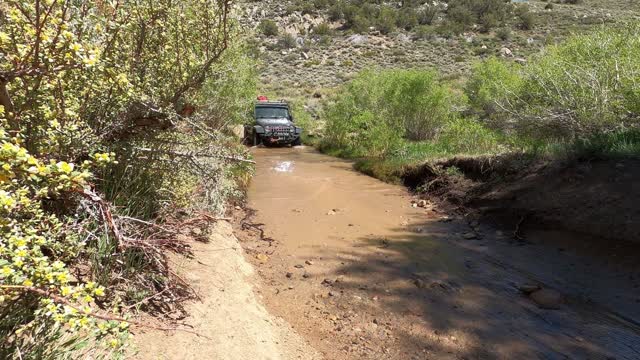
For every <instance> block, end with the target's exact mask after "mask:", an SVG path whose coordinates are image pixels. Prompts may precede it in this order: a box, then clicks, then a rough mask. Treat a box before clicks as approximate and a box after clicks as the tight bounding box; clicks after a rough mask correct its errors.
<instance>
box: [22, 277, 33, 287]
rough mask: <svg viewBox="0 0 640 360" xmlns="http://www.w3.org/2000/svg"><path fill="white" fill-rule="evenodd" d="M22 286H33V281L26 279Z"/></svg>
mask: <svg viewBox="0 0 640 360" xmlns="http://www.w3.org/2000/svg"><path fill="white" fill-rule="evenodd" d="M22 285H24V286H33V281H31V280H29V279H27V280H25V281H24V282H23V283H22Z"/></svg>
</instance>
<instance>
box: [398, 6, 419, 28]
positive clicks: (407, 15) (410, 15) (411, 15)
mask: <svg viewBox="0 0 640 360" xmlns="http://www.w3.org/2000/svg"><path fill="white" fill-rule="evenodd" d="M417 25H418V14H417V13H416V11H415V10H414V9H410V8H407V9H403V10H401V11H400V12H399V13H398V17H397V19H396V26H398V27H399V28H401V29H405V30H411V29H413V28H414V27H416V26H417Z"/></svg>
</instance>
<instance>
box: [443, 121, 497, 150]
mask: <svg viewBox="0 0 640 360" xmlns="http://www.w3.org/2000/svg"><path fill="white" fill-rule="evenodd" d="M435 143H436V144H437V147H438V148H439V149H441V150H442V151H443V152H445V153H449V154H488V153H497V152H499V151H501V150H503V148H504V147H503V146H502V145H501V143H502V139H501V137H500V135H499V134H497V133H496V132H495V131H492V130H490V129H489V128H487V127H486V126H484V125H482V124H481V123H480V122H478V121H476V120H472V119H462V118H458V119H454V120H452V121H450V122H448V123H447V124H446V126H444V128H443V129H442V131H441V132H440V134H438V137H437V139H436V142H435Z"/></svg>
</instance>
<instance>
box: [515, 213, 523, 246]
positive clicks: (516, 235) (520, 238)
mask: <svg viewBox="0 0 640 360" xmlns="http://www.w3.org/2000/svg"><path fill="white" fill-rule="evenodd" d="M524 219H525V216H522V217H521V218H520V221H518V223H517V224H516V228H515V230H514V231H513V237H514V238H515V239H516V240H524V238H523V237H522V235H520V227H521V226H522V223H524Z"/></svg>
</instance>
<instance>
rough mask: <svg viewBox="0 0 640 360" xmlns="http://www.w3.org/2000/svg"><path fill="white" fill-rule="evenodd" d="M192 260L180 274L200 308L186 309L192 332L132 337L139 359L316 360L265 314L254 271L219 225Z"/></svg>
mask: <svg viewBox="0 0 640 360" xmlns="http://www.w3.org/2000/svg"><path fill="white" fill-rule="evenodd" d="M193 250H194V253H195V259H181V260H180V264H178V274H180V275H181V276H183V277H184V278H185V279H186V280H187V281H188V282H189V283H190V284H192V285H193V287H194V288H195V289H196V290H197V292H198V294H199V296H200V297H201V298H202V301H201V302H193V303H191V304H189V305H187V307H186V309H187V312H188V313H189V314H190V316H189V318H187V319H185V322H186V323H187V324H189V325H190V326H191V330H193V331H194V332H197V333H198V334H201V335H202V336H196V335H193V334H191V333H187V332H175V333H170V334H169V333H165V332H161V331H148V332H145V333H142V334H136V337H135V339H136V344H137V348H138V350H139V353H138V355H137V356H136V358H138V359H171V360H177V359H225V360H227V359H237V360H245V359H271V360H279V359H282V360H292V359H317V358H319V357H318V356H317V354H316V353H315V351H314V350H313V349H311V348H310V347H309V346H308V345H306V343H305V342H304V341H303V340H302V339H301V338H300V337H299V336H298V335H297V334H296V333H295V332H294V331H293V330H292V329H291V328H290V327H289V326H288V325H287V324H286V322H285V321H283V320H282V319H281V318H276V317H274V316H271V315H270V314H268V313H267V311H266V310H265V309H264V307H263V306H262V305H261V304H260V302H259V299H257V298H256V296H255V295H254V292H253V286H252V284H251V278H252V276H253V275H254V272H253V268H252V267H251V265H250V264H249V263H247V262H246V261H245V259H244V256H243V251H242V248H241V247H240V245H239V244H238V242H237V239H236V238H235V237H234V236H233V234H232V230H231V226H230V225H229V224H228V223H224V222H220V223H218V224H217V225H215V227H214V228H213V229H212V234H211V236H210V242H209V243H207V244H204V243H194V244H193Z"/></svg>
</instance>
